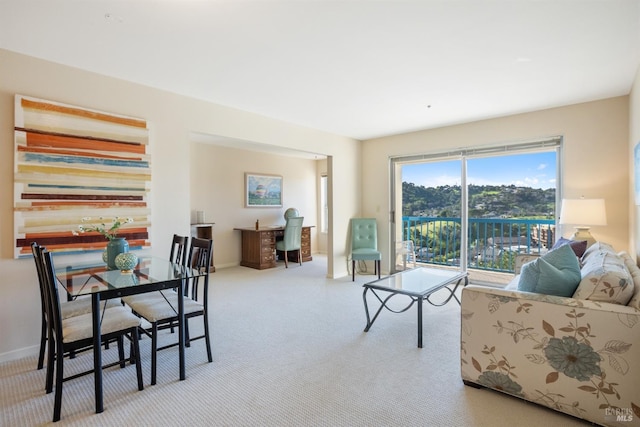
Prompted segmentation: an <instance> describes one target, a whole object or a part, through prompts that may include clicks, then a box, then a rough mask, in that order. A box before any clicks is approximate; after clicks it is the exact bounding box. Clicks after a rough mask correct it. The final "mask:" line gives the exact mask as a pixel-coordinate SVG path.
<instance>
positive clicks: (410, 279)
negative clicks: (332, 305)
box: [362, 267, 469, 348]
mask: <svg viewBox="0 0 640 427" xmlns="http://www.w3.org/2000/svg"><path fill="white" fill-rule="evenodd" d="M462 283H464V284H463V286H467V283H469V278H468V277H467V273H466V272H465V273H462V272H459V271H450V270H441V269H437V268H429V267H418V268H414V269H411V270H405V271H401V272H399V273H395V274H392V275H391V276H387V277H384V278H382V279H378V280H375V281H373V282H369V283H365V284H364V285H362V286H363V287H364V292H363V293H362V299H363V301H364V311H365V313H366V314H367V327H366V328H364V331H365V332H368V331H369V329H371V326H372V325H373V322H375V321H376V319H377V318H378V315H379V314H380V312H381V311H382V309H383V308H386V309H387V310H389V311H391V312H393V313H403V312H405V311H407V310H409V309H410V308H411V306H412V305H413V304H414V303H416V302H417V303H418V347H419V348H422V302H423V301H424V300H427V302H429V303H430V304H432V305H435V306H442V305H445V304H446V303H448V302H449V301H450V300H451V298H455V300H456V301H458V304H460V300H459V299H458V297H457V296H456V295H455V292H456V289H458V286H460V284H462ZM450 286H452V287H450ZM440 290H447V291H449V292H450V294H449V295H448V297H447V298H446V299H445V300H444V301H442V302H439V303H434V302H432V301H431V300H430V297H431V296H432V295H433V294H434V293H436V292H438V291H440ZM369 291H371V293H372V294H373V295H374V296H375V297H376V298H377V299H378V301H379V302H380V307H379V308H378V311H376V313H375V315H374V316H373V318H372V317H371V316H370V315H369V305H368V304H367V292H369ZM380 291H384V292H386V293H389V295H384V294H383V295H382V296H381V295H380V293H381V292H380ZM396 295H406V296H408V297H409V298H410V299H411V301H410V302H409V304H408V305H407V306H406V307H404V308H402V309H399V310H395V309H392V308H391V307H389V306H388V305H387V303H388V302H389V300H390V299H391V298H393V297H394V296H396ZM383 296H384V298H383Z"/></svg>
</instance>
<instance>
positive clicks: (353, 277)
mask: <svg viewBox="0 0 640 427" xmlns="http://www.w3.org/2000/svg"><path fill="white" fill-rule="evenodd" d="M351 281H352V282H355V281H356V261H355V260H353V259H352V260H351Z"/></svg>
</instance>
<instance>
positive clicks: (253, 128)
mask: <svg viewBox="0 0 640 427" xmlns="http://www.w3.org/2000/svg"><path fill="white" fill-rule="evenodd" d="M0 64H2V66H1V67H0V100H1V102H0V129H1V131H2V135H3V136H4V138H3V139H4V141H5V143H4V144H2V155H0V165H1V167H0V170H1V171H2V174H3V177H2V180H1V184H0V199H1V200H2V202H1V203H2V205H1V206H2V207H1V212H2V215H1V217H2V218H4V219H6V220H5V221H3V222H2V223H1V224H0V236H2V244H1V246H0V254H1V256H0V270H1V271H2V272H3V279H2V281H1V282H0V289H1V290H2V292H3V298H2V299H1V301H0V322H1V323H2V324H3V325H13V326H11V327H10V328H7V327H5V328H4V329H3V332H2V339H1V340H0V361H3V362H4V361H11V360H18V359H20V358H23V357H27V356H32V355H33V354H34V352H35V351H36V347H37V346H36V343H37V337H38V329H39V325H40V318H39V302H38V301H39V297H38V289H37V286H36V285H35V283H36V281H37V279H36V274H35V271H34V269H33V262H32V260H29V259H14V258H13V235H14V229H13V223H12V221H11V220H8V219H9V218H12V217H13V179H14V177H13V158H14V146H13V128H14V99H15V98H14V97H15V95H16V94H20V95H26V96H33V97H37V98H41V99H46V100H52V101H56V102H61V103H67V104H71V105H76V106H82V107H85V108H92V109H96V110H101V111H108V112H115V113H118V114H123V115H128V116H132V117H142V118H145V119H146V120H147V121H148V122H149V123H150V124H151V138H150V140H151V145H150V150H151V155H152V161H153V178H152V192H151V205H152V210H153V216H152V219H153V224H152V231H151V233H152V234H151V241H152V242H153V243H152V249H151V252H152V253H154V254H166V253H168V249H169V239H168V237H167V236H169V235H170V234H173V233H179V234H189V232H190V223H191V221H192V214H193V210H194V209H203V210H205V211H206V214H207V220H208V221H212V222H215V223H216V224H215V237H216V239H217V240H216V249H215V250H216V258H218V257H219V259H220V260H221V265H223V266H230V265H234V264H236V265H237V263H239V258H240V254H239V250H238V245H239V237H238V235H237V234H234V232H233V231H232V230H233V227H237V226H247V225H251V224H253V223H254V222H255V220H256V219H258V218H257V217H256V212H258V210H256V209H246V208H244V206H243V205H242V204H241V202H237V201H234V202H229V203H227V202H226V201H225V200H226V199H227V198H228V197H229V196H228V194H229V193H230V192H232V191H233V192H234V193H235V194H237V197H238V198H241V197H242V186H243V175H242V174H241V173H240V172H241V171H244V172H263V173H278V172H277V169H282V168H283V166H282V165H284V164H285V163H286V162H287V161H288V160H287V159H286V158H284V157H278V158H275V159H274V162H275V163H276V164H277V166H276V167H274V168H272V167H266V166H261V164H260V157H262V158H263V159H264V158H270V156H274V155H273V154H263V155H259V154H255V153H253V154H252V157H253V158H252V160H251V161H252V164H249V165H247V166H246V167H245V166H244V165H239V166H238V165H237V164H236V162H237V158H236V157H234V156H236V155H237V153H233V152H231V151H232V150H233V149H229V150H226V149H220V148H216V149H215V150H216V153H223V155H222V157H220V158H218V159H216V160H215V162H216V165H224V164H225V163H226V162H230V163H234V166H229V169H228V170H231V171H233V174H232V175H233V176H225V180H224V181H223V182H221V183H217V182H210V181H207V182H202V183H201V187H198V188H194V187H193V186H192V178H191V175H190V172H191V167H192V166H191V165H192V163H193V158H192V156H193V154H194V151H193V148H192V147H193V141H192V139H193V134H194V133H197V134H204V135H216V136H221V137H228V138H232V139H236V140H244V141H251V142H253V143H258V144H263V145H266V146H275V147H278V148H282V149H287V150H293V151H300V152H305V153H317V154H318V155H320V156H326V159H322V160H305V161H304V165H305V170H306V169H308V167H309V166H311V165H314V166H315V168H314V170H313V172H311V175H312V176H313V178H309V179H315V178H316V177H317V175H319V174H320V173H324V172H326V173H328V174H329V176H330V177H331V180H330V181H331V183H332V186H331V195H332V198H331V215H330V229H329V232H328V235H327V249H326V251H327V261H326V276H327V277H328V278H331V279H340V278H344V277H346V276H347V275H348V273H347V262H346V260H347V256H348V253H349V248H348V239H347V236H348V234H349V219H350V218H352V217H357V216H371V217H375V218H376V219H377V220H378V224H379V227H380V230H379V231H380V232H379V239H380V240H379V245H380V248H382V252H383V260H388V259H389V251H390V250H389V248H390V241H389V225H388V203H389V202H388V201H389V192H388V186H389V185H388V174H387V171H388V159H389V157H390V156H397V155H409V154H416V153H424V152H439V151H446V150H450V149H456V148H460V147H471V146H490V145H495V144H509V143H515V142H522V141H528V140H536V139H539V138H544V137H549V136H557V135H561V136H562V137H563V144H564V145H563V150H564V157H563V158H564V163H563V165H562V189H563V194H564V195H565V196H566V197H580V196H585V197H587V198H590V197H593V198H600V197H602V198H605V199H606V203H607V215H608V217H607V223H608V225H607V226H606V227H599V228H594V230H593V232H594V234H596V235H597V237H598V238H599V239H601V240H603V241H606V242H608V243H610V244H612V245H613V246H614V247H615V248H616V249H619V250H627V251H628V252H629V253H631V254H634V255H635V256H636V258H637V257H638V255H639V254H640V249H639V247H638V244H639V243H638V242H640V231H638V218H639V213H640V211H639V210H638V206H637V205H636V204H635V199H634V189H635V186H636V184H637V183H636V182H635V177H634V155H633V153H634V148H635V145H636V144H637V143H638V141H640V116H639V115H638V111H640V70H636V71H635V73H634V75H633V78H632V81H631V82H630V86H629V91H628V93H625V94H620V95H617V96H613V97H607V98H604V99H595V98H594V100H589V101H582V102H579V103H572V104H570V105H563V106H556V107H553V108H546V109H542V110H539V111H532V112H517V111H514V112H513V113H514V114H509V115H505V116H502V117H494V118H486V119H483V120H476V121H472V122H469V123H461V124H451V125H448V126H443V127H439V128H434V129H428V130H418V131H414V132H409V133H406V132H405V133H402V134H397V135H391V136H382V137H377V138H369V139H366V140H358V139H355V138H352V137H348V136H343V135H338V134H334V133H330V132H327V131H322V130H318V129H313V128H309V127H305V126H302V125H299V124H293V123H287V122H284V121H281V120H276V119H273V118H270V117H267V116H264V115H260V114H257V113H253V112H249V111H242V110H240V109H234V108H230V107H225V106H223V105H220V104H215V103H211V102H207V101H203V100H201V99H195V98H191V97H186V96H181V95H178V94H175V93H171V92H168V91H164V90H160V89H156V88H153V87H151V85H144V84H138V83H133V82H131V81H126V80H122V79H117V78H114V77H108V76H105V75H103V74H101V73H97V72H92V71H87V70H82V69H79V68H75V67H70V66H67V65H63V64H60V63H56V62H53V61H48V60H44V59H41V58H36V57H33V56H29V55H24V54H21V53H17V52H14V51H11V50H6V49H0ZM575 73H576V74H579V70H576V71H575ZM516 113H517V114H516ZM225 156H229V157H225ZM311 167H313V166H311ZM228 170H227V169H222V170H221V171H220V173H221V174H222V175H224V173H225V172H226V171H228ZM300 173H303V172H300ZM283 175H284V176H285V179H286V174H284V173H283ZM287 185H293V183H289V182H288V181H286V180H285V191H286V186H287ZM302 192H303V190H299V189H298V190H294V193H293V194H295V195H300V194H301V193H302ZM208 195H213V196H212V198H215V199H222V201H220V202H219V203H217V204H215V207H212V208H209V206H203V207H201V206H200V205H199V204H198V202H197V201H196V197H198V198H199V197H207V196H208ZM286 197H287V196H285V206H284V208H286V207H289V201H288V199H287V198H286ZM303 206H304V207H301V206H300V205H298V206H296V207H298V208H302V209H303V213H304V214H305V216H308V217H309V221H310V222H309V224H312V222H315V224H312V225H316V226H317V219H318V214H317V211H316V212H309V213H308V215H307V212H304V209H305V207H306V206H312V203H310V202H309V203H308V202H304V205H303ZM217 209H224V215H220V214H218V213H217V212H216V210H217ZM260 212H261V213H260V214H259V215H265V216H264V220H263V219H262V217H261V218H260V219H261V221H265V223H277V222H278V221H280V220H281V211H280V210H273V211H270V212H269V213H267V214H264V213H263V211H262V210H260ZM223 218H225V219H223ZM315 232H316V233H317V232H318V230H317V227H316V231H315ZM570 233H571V230H563V233H562V234H564V235H569V234H570ZM316 250H318V249H317V247H316ZM223 254H224V255H223ZM227 257H228V258H227ZM383 262H387V264H386V265H385V264H383V272H388V271H389V266H388V261H383ZM214 276H215V274H214ZM258 277H259V276H258Z"/></svg>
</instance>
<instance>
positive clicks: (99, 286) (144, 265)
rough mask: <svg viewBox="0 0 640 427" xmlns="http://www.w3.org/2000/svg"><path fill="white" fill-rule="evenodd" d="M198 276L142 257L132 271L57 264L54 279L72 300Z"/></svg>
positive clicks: (100, 264) (102, 265) (95, 264)
mask: <svg viewBox="0 0 640 427" xmlns="http://www.w3.org/2000/svg"><path fill="white" fill-rule="evenodd" d="M198 275H200V273H199V272H198V270H195V269H192V268H187V267H184V266H182V265H180V264H174V263H172V262H170V261H169V260H166V259H163V258H156V257H143V258H140V260H139V261H138V265H136V267H135V268H134V270H133V271H132V272H129V273H125V272H122V271H120V270H109V269H108V268H107V266H106V264H105V263H103V262H93V263H77V264H74V263H71V264H68V263H67V264H65V263H62V262H58V263H57V265H56V277H57V279H58V281H59V282H60V284H61V285H62V286H63V287H65V288H66V290H67V293H68V294H69V295H71V296H72V297H77V296H80V295H89V294H92V293H94V292H102V291H106V290H113V289H124V288H129V287H134V286H142V285H148V284H153V283H163V282H172V281H176V280H179V279H182V278H188V277H195V276H198Z"/></svg>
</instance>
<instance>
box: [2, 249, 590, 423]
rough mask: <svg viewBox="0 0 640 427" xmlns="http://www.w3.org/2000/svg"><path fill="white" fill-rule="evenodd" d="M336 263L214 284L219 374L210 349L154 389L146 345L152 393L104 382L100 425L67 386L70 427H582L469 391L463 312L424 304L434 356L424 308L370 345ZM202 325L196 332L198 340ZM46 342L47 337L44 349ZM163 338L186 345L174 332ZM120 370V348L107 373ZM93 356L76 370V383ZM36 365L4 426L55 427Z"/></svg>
mask: <svg viewBox="0 0 640 427" xmlns="http://www.w3.org/2000/svg"><path fill="white" fill-rule="evenodd" d="M325 272H326V259H325V258H323V257H322V256H314V261H312V262H309V263H304V265H303V266H302V267H300V266H298V265H297V264H292V265H291V266H290V267H289V269H287V270H285V268H284V265H279V266H278V268H277V269H273V270H265V271H257V270H252V269H249V268H245V267H234V268H227V269H218V271H217V272H216V273H213V274H212V276H211V287H212V288H211V289H212V292H211V295H210V298H211V311H212V319H211V325H212V332H213V357H214V361H213V363H207V362H206V352H205V349H204V341H202V340H201V341H197V342H195V343H193V345H192V347H191V348H188V349H186V355H187V379H186V380H185V381H178V380H177V378H178V361H177V359H178V357H177V350H176V349H175V348H174V349H170V350H164V351H161V352H160V353H159V357H158V365H159V366H158V368H159V371H158V384H157V385H155V386H150V385H149V378H150V374H149V369H150V367H149V359H150V353H149V340H148V339H144V340H142V342H141V352H142V357H143V374H144V379H145V389H144V390H143V391H138V390H137V388H136V380H135V369H134V367H133V366H130V365H129V366H127V368H125V369H119V368H111V369H109V370H107V371H105V373H104V401H105V411H104V412H103V413H101V414H95V413H94V412H93V410H94V407H93V405H94V403H93V402H94V400H93V377H92V376H86V377H82V378H80V379H76V380H73V381H70V382H67V383H65V386H64V396H63V404H62V420H61V421H60V422H59V423H58V424H57V425H61V426H67V425H68V426H87V425H100V426H105V425H113V426H115V425H118V426H120V425H136V426H178V425H189V426H296V427H297V426H502V425H505V426H506V425H518V426H524V427H526V426H540V425H544V426H546V427H552V426H571V425H584V424H583V423H582V422H580V421H578V420H576V419H573V418H571V417H568V416H566V415H563V414H559V413H556V412H554V411H551V410H548V409H545V408H541V407H538V406H536V405H533V404H529V403H527V402H524V401H521V400H519V399H516V398H511V397H508V396H504V395H502V394H499V393H497V392H493V391H489V390H483V389H480V390H479V389H473V388H470V387H466V386H464V385H463V384H462V381H461V379H460V368H459V334H460V315H459V314H460V307H459V306H458V304H457V303H455V301H454V302H450V303H449V304H447V305H446V306H444V307H433V306H431V305H428V304H426V305H425V313H424V348H422V349H418V348H417V347H416V344H417V336H416V334H417V332H416V311H415V307H413V308H412V309H411V310H409V311H408V312H406V313H403V314H393V313H390V312H387V311H385V312H383V313H382V314H381V315H380V317H379V318H378V320H377V321H376V323H375V324H374V325H373V327H372V328H371V330H370V331H369V332H368V333H365V332H363V328H364V326H365V314H364V309H363V304H362V286H361V285H362V284H363V283H365V282H367V281H370V280H372V279H373V277H372V276H370V275H368V276H367V275H360V276H357V278H356V282H355V283H352V282H351V280H350V278H344V279H340V280H329V279H326V278H325ZM198 324H201V322H199V321H198V319H194V320H192V322H191V325H192V330H193V333H196V332H197V330H198V328H199V327H198V326H197V325H198ZM34 338H35V337H34ZM163 338H164V339H173V338H175V335H171V334H169V333H168V331H167V332H166V334H165V335H164V337H163ZM113 359H115V353H114V349H111V350H109V351H107V352H106V354H105V361H107V360H113ZM91 363H92V362H91V355H90V354H84V355H81V356H79V357H78V358H77V359H75V360H71V361H67V363H66V366H68V368H67V369H68V370H69V371H70V372H71V371H73V370H75V369H80V368H79V366H80V365H84V366H82V367H83V368H84V367H86V366H90V365H91ZM35 366H36V357H35V356H34V357H29V358H25V359H22V360H18V361H14V362H7V363H4V364H2V365H0V385H1V387H0V411H1V414H0V425H2V426H37V425H43V424H47V423H50V421H51V417H52V411H53V393H52V394H49V395H46V394H45V393H44V379H45V378H44V377H45V371H44V370H42V371H37V370H36V369H35Z"/></svg>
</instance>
